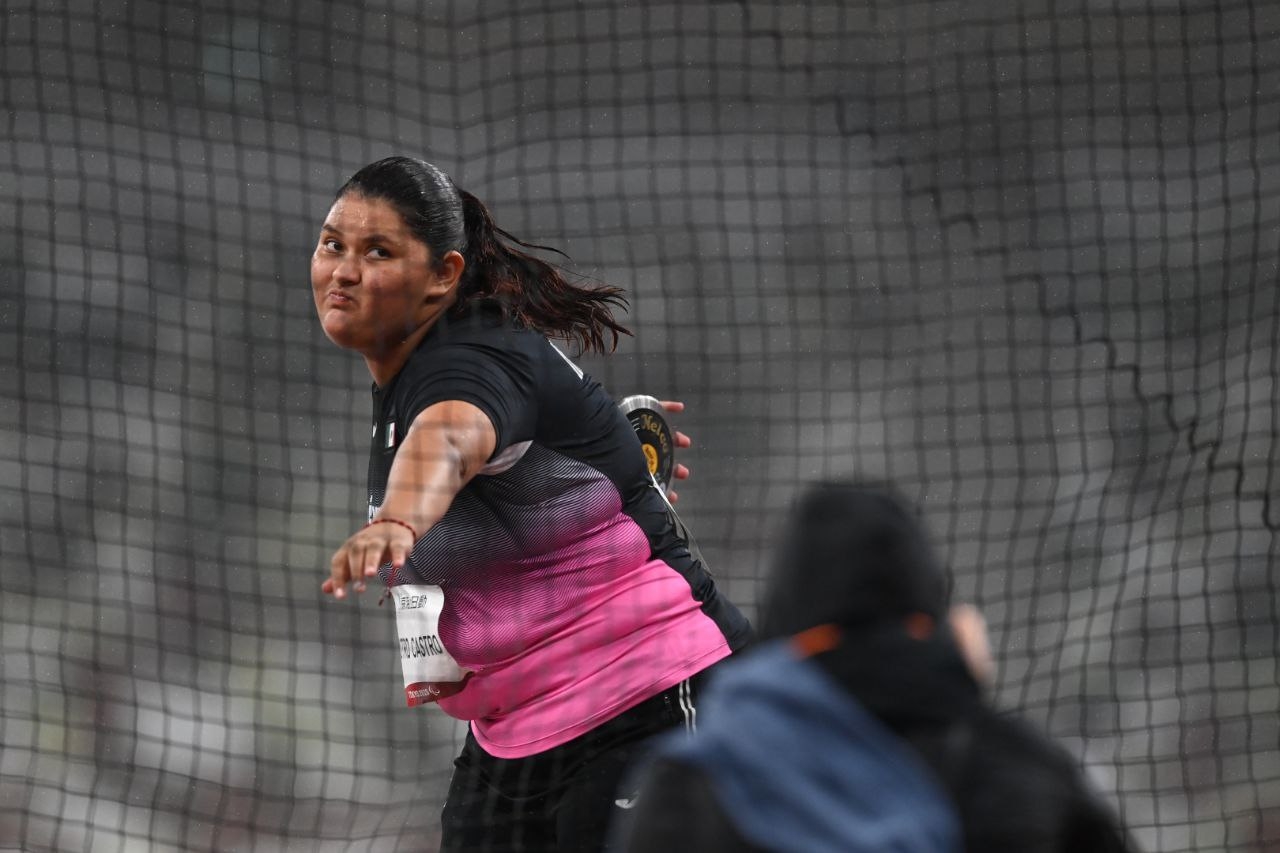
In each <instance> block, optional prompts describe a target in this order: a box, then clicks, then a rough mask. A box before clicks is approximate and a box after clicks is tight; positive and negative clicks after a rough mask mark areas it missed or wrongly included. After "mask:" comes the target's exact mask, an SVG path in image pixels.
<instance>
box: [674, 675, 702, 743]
mask: <svg viewBox="0 0 1280 853" xmlns="http://www.w3.org/2000/svg"><path fill="white" fill-rule="evenodd" d="M677 686H678V687H679V689H678V690H677V691H676V697H677V699H678V700H679V702H680V713H682V714H684V728H685V731H687V732H696V731H697V730H698V709H697V708H696V707H694V704H693V685H692V684H690V683H689V679H687V678H686V679H685V680H684V681H682V682H680V684H679V685H677Z"/></svg>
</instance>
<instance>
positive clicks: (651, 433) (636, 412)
mask: <svg viewBox="0 0 1280 853" xmlns="http://www.w3.org/2000/svg"><path fill="white" fill-rule="evenodd" d="M618 408H620V409H622V413H623V414H625V415H626V416H627V420H629V421H631V426H633V427H635V430H636V437H637V438H639V439H640V449H641V450H642V451H644V458H645V462H647V463H648V465H649V474H650V475H651V476H652V477H653V481H654V482H655V483H657V484H658V488H660V489H662V491H663V492H664V493H665V492H666V491H667V490H668V489H669V488H670V486H671V472H672V470H673V469H674V468H675V464H676V458H675V457H676V453H675V451H676V442H675V436H674V434H673V433H672V432H671V426H670V425H669V424H668V423H667V418H666V415H665V413H664V412H663V410H662V404H661V403H660V402H658V400H657V399H656V398H654V397H650V396H648V395H646V394H633V395H632V396H630V397H627V398H626V399H624V400H623V401H622V402H620V403H619V404H618Z"/></svg>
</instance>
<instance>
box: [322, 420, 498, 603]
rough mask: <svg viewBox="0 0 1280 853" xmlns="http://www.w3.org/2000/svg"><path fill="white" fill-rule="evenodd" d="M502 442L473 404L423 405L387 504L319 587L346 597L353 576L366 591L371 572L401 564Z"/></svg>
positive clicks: (399, 454)
mask: <svg viewBox="0 0 1280 853" xmlns="http://www.w3.org/2000/svg"><path fill="white" fill-rule="evenodd" d="M497 442H498V436H497V433H495V432H494V429H493V424H492V423H491V422H490V421H489V417H488V416H487V415H486V414H485V413H484V412H483V411H481V410H480V409H479V408H477V407H476V406H474V405H472V404H471V403H464V402H462V401H460V400H448V401H445V402H442V403H436V404H434V405H431V406H428V407H427V408H426V409H424V410H423V411H422V413H421V414H420V415H418V417H416V418H414V421H413V424H412V425H411V426H410V427H409V432H408V433H407V434H406V435H405V437H404V443H403V444H401V445H400V449H399V450H398V451H396V459H395V462H393V463H392V465H391V474H390V476H389V477H388V479H387V494H386V497H385V498H384V499H383V501H382V506H381V507H379V508H378V511H377V513H375V514H374V516H373V520H372V521H371V522H370V523H369V524H368V525H367V526H365V527H364V528H362V529H360V530H358V531H356V532H355V533H354V534H353V535H352V536H351V538H349V539H348V540H347V541H346V542H344V543H343V544H342V547H340V548H339V549H338V550H337V552H336V553H334V555H333V560H332V561H330V565H329V578H328V580H326V581H325V582H324V583H323V584H321V586H320V588H321V590H322V591H324V592H325V593H327V594H329V595H332V596H333V597H334V598H338V599H341V598H345V597H346V594H347V593H346V589H347V584H348V583H350V582H352V581H354V582H355V584H354V586H355V590H356V592H363V591H364V582H365V578H369V577H373V576H374V575H376V574H377V573H378V567H379V566H380V565H382V564H383V563H385V562H387V561H390V562H391V564H392V565H393V566H397V567H399V566H401V565H403V564H404V561H405V559H406V558H407V557H408V556H409V552H410V551H412V550H413V545H414V542H415V541H416V540H415V536H422V534H424V533H426V532H427V530H428V529H430V528H431V526H432V525H433V524H435V523H436V522H437V521H439V520H440V519H441V518H442V517H443V516H444V514H445V511H446V510H448V509H449V504H451V503H453V499H454V496H455V495H457V494H458V492H459V491H461V490H462V487H463V486H465V485H466V484H467V483H469V482H470V481H471V478H472V477H474V476H475V475H476V472H477V471H479V470H480V469H481V468H483V467H484V464H485V462H487V461H488V460H489V458H490V457H491V456H493V452H494V450H495V449H496V445H497ZM411 531H412V532H411Z"/></svg>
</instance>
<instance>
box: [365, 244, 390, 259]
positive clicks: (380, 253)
mask: <svg viewBox="0 0 1280 853" xmlns="http://www.w3.org/2000/svg"><path fill="white" fill-rule="evenodd" d="M369 255H370V256H371V257H374V258H379V259H386V258H389V257H391V253H390V252H388V251H387V250H386V249H384V248H382V247H381V246H374V247H373V248H372V249H370V250H369Z"/></svg>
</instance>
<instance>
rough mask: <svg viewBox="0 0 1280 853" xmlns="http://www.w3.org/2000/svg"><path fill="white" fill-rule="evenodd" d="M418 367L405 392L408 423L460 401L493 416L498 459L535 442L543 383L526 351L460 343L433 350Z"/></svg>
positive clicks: (468, 342)
mask: <svg viewBox="0 0 1280 853" xmlns="http://www.w3.org/2000/svg"><path fill="white" fill-rule="evenodd" d="M413 368H414V369H413V370H412V371H411V375H409V376H406V377H405V379H406V380H407V383H406V387H404V388H403V389H402V394H403V395H404V396H403V400H404V407H403V410H402V415H403V417H404V419H405V423H406V424H409V423H412V422H413V420H414V419H415V418H417V417H418V415H419V414H421V413H422V412H423V411H424V410H425V409H427V408H428V407H429V406H433V405H435V404H436V403H443V402H446V401H448V400H460V401H462V402H464V403H470V404H472V405H473V406H475V407H476V408H478V409H480V411H482V412H484V413H485V414H486V415H487V416H488V418H489V421H490V422H491V423H492V424H493V430H494V432H495V433H496V434H497V437H498V441H497V445H496V446H495V448H494V453H495V455H496V454H497V453H500V452H501V451H503V450H505V449H506V448H507V447H510V446H511V445H512V444H516V443H518V442H521V441H528V440H531V439H532V438H533V437H534V430H535V428H536V425H537V420H538V418H537V416H538V412H537V399H536V389H537V383H536V381H535V375H534V363H533V359H532V358H531V357H530V355H529V354H528V353H527V352H526V351H525V350H524V348H521V347H503V346H495V345H492V344H487V343H478V342H474V341H454V342H450V343H448V344H445V345H443V346H440V347H437V348H435V349H433V350H432V351H431V353H430V357H429V358H428V359H424V360H423V361H421V362H418V363H416V364H414V365H413Z"/></svg>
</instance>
